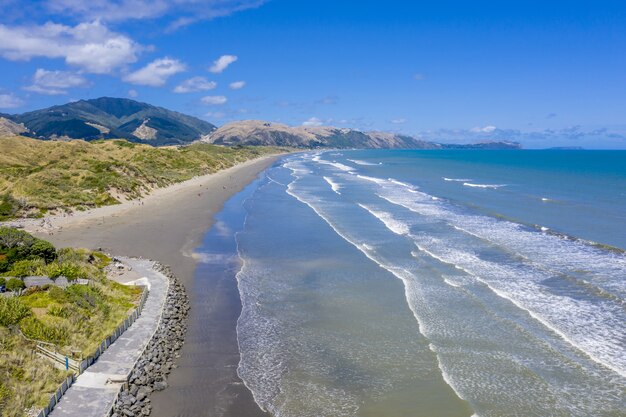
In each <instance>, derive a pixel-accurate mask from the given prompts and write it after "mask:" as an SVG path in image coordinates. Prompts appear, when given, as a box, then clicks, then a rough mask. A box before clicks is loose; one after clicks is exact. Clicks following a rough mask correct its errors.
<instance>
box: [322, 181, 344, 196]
mask: <svg viewBox="0 0 626 417" xmlns="http://www.w3.org/2000/svg"><path fill="white" fill-rule="evenodd" d="M323 178H324V180H325V181H326V182H327V183H328V185H330V188H332V190H333V191H334V192H335V193H336V194H339V195H341V192H340V191H339V190H341V186H340V185H339V184H337V183H336V182H334V181H333V180H332V179H330V178H328V177H323Z"/></svg>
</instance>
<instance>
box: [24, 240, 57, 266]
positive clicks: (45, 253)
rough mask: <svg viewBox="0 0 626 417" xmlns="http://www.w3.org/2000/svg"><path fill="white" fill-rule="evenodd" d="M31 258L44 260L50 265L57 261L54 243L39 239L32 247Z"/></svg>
mask: <svg viewBox="0 0 626 417" xmlns="http://www.w3.org/2000/svg"><path fill="white" fill-rule="evenodd" d="M30 256H31V257H37V258H42V259H43V260H44V261H45V262H46V263H49V262H52V261H54V260H55V259H56V257H57V251H56V249H55V248H54V246H53V245H52V243H50V242H48V241H45V240H42V239H37V240H36V241H35V243H33V245H32V246H31V247H30Z"/></svg>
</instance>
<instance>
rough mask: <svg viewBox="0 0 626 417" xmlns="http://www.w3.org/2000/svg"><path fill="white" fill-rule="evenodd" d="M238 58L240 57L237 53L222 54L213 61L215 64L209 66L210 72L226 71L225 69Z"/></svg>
mask: <svg viewBox="0 0 626 417" xmlns="http://www.w3.org/2000/svg"><path fill="white" fill-rule="evenodd" d="M237 59H238V58H237V57H236V56H235V55H222V56H221V57H219V58H218V59H216V60H215V61H214V62H213V65H212V66H211V67H210V68H209V72H212V73H214V74H220V73H222V72H224V70H225V69H226V68H228V67H229V66H230V64H232V63H233V62H235V61H237Z"/></svg>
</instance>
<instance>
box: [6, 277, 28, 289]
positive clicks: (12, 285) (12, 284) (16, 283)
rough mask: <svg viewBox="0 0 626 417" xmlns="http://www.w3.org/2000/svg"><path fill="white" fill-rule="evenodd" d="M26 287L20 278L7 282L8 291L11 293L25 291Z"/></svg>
mask: <svg viewBox="0 0 626 417" xmlns="http://www.w3.org/2000/svg"><path fill="white" fill-rule="evenodd" d="M25 287H26V286H25V285H24V281H22V280H21V279H19V278H11V279H9V282H7V290H9V291H13V292H15V291H20V290H23V289H24V288H25Z"/></svg>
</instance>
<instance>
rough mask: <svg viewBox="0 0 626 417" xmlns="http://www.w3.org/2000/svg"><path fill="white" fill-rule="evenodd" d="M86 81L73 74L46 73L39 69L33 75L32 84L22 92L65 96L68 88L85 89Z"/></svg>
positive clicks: (60, 72) (63, 72) (61, 72)
mask: <svg viewBox="0 0 626 417" xmlns="http://www.w3.org/2000/svg"><path fill="white" fill-rule="evenodd" d="M87 85H88V81H87V80H86V79H85V78H84V77H83V76H81V75H80V74H77V73H75V72H69V71H47V70H45V69H42V68H39V69H37V71H35V75H33V84H32V85H29V86H28V87H24V90H27V91H32V92H34V93H39V94H47V95H50V96H54V95H59V94H67V89H68V88H76V87H86V86H87Z"/></svg>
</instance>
